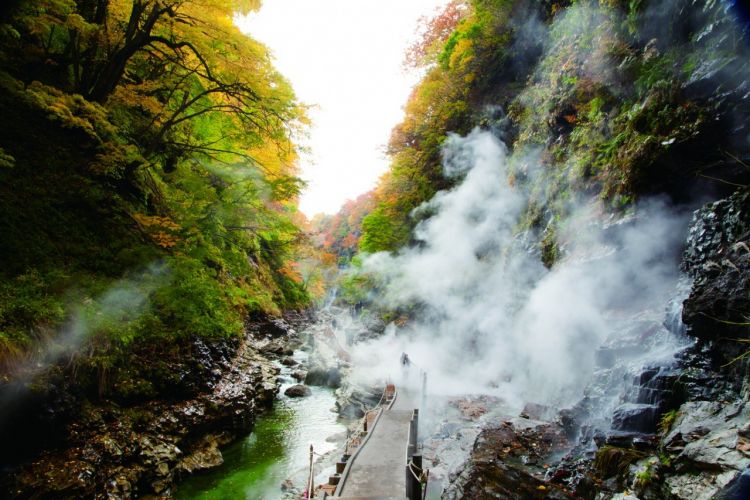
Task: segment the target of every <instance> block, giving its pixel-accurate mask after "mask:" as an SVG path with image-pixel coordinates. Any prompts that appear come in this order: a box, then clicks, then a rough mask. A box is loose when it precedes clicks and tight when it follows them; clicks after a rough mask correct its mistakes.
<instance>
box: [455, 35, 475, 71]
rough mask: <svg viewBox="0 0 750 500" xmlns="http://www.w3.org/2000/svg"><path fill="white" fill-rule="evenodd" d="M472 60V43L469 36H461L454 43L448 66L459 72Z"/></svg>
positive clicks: (464, 69)
mask: <svg viewBox="0 0 750 500" xmlns="http://www.w3.org/2000/svg"><path fill="white" fill-rule="evenodd" d="M473 60H474V49H473V43H472V41H471V39H469V38H462V39H460V40H459V41H458V42H457V43H456V46H455V48H454V49H453V53H451V57H450V59H449V67H450V68H452V69H455V70H458V71H459V72H464V71H466V70H467V68H468V65H469V64H470V63H471V62H472V61H473Z"/></svg>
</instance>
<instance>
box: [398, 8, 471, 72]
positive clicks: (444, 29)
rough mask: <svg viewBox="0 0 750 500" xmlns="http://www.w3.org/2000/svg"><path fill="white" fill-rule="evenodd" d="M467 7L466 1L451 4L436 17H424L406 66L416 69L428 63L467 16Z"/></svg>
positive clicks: (410, 47)
mask: <svg viewBox="0 0 750 500" xmlns="http://www.w3.org/2000/svg"><path fill="white" fill-rule="evenodd" d="M466 11H467V5H466V3H465V2H464V1H461V0H453V1H451V2H449V3H448V4H447V5H446V6H445V7H444V8H443V10H442V11H441V12H439V13H438V14H437V15H435V17H433V18H431V19H428V18H427V17H422V18H421V19H420V20H419V27H418V28H417V37H418V39H417V40H416V41H415V42H414V43H413V44H411V45H410V46H409V48H407V49H406V54H405V55H404V66H406V67H410V68H416V67H419V66H423V65H424V64H426V63H428V62H429V60H430V58H431V56H434V55H435V54H436V53H437V52H438V51H439V50H440V49H441V48H442V45H443V43H445V41H446V40H447V39H448V37H449V36H450V34H451V33H452V32H453V30H454V29H455V28H456V25H457V24H458V22H459V21H460V20H461V19H462V18H463V17H464V16H465V15H466Z"/></svg>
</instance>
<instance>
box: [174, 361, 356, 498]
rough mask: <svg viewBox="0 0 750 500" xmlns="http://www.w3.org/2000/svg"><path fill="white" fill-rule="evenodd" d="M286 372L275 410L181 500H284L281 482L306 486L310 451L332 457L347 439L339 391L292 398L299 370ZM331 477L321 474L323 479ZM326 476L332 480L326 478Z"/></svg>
mask: <svg viewBox="0 0 750 500" xmlns="http://www.w3.org/2000/svg"><path fill="white" fill-rule="evenodd" d="M294 359H295V360H296V361H298V362H301V363H304V362H305V361H306V360H307V353H305V352H302V351H297V352H295V354H294ZM279 367H280V368H281V374H280V381H281V390H280V392H279V396H278V398H277V400H276V403H275V405H274V408H273V409H272V410H270V411H269V412H267V413H265V414H263V415H261V416H260V417H258V419H257V421H256V424H255V428H254V429H253V432H252V433H250V435H248V436H246V437H244V438H243V439H241V440H239V441H237V442H235V443H233V444H231V445H229V446H227V447H225V448H223V449H222V450H221V451H222V455H223V456H224V463H223V464H222V465H221V466H219V467H216V468H214V469H211V470H209V471H206V472H204V473H199V474H196V475H194V476H191V477H189V478H187V479H186V480H185V481H184V482H181V483H179V484H178V485H177V487H176V489H175V491H174V497H175V498H178V499H194V498H203V499H212V500H213V499H230V498H231V499H238V498H246V499H253V500H259V499H263V500H266V499H278V498H282V497H283V496H284V491H282V488H281V486H282V483H284V482H285V481H286V480H287V479H291V480H292V482H293V483H294V485H295V486H297V487H302V485H303V484H304V482H305V480H306V477H307V473H308V466H309V447H310V444H312V445H313V446H314V449H315V452H316V453H320V454H325V453H329V452H331V451H333V450H335V449H337V448H338V447H339V444H340V441H342V440H343V439H344V438H345V433H346V427H345V426H344V425H343V424H341V423H339V418H338V414H337V413H336V411H335V407H334V405H335V396H334V390H333V389H330V388H327V387H310V389H311V391H312V394H311V395H310V396H308V397H305V398H290V397H288V396H285V395H284V391H285V390H286V389H287V388H288V387H289V386H291V385H294V384H296V381H295V380H294V379H293V378H292V377H291V371H293V370H294V368H289V367H286V366H282V365H279ZM295 368H296V367H295ZM326 473H327V471H326V470H319V471H317V476H318V477H319V479H318V480H320V479H322V477H321V476H324V475H325V474H326ZM325 477H326V478H327V476H325Z"/></svg>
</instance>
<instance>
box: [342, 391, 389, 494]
mask: <svg viewBox="0 0 750 500" xmlns="http://www.w3.org/2000/svg"><path fill="white" fill-rule="evenodd" d="M389 394H390V402H389V403H388V406H387V408H388V409H389V408H391V407H392V406H393V403H394V402H395V401H396V396H397V394H398V393H397V391H396V386H395V385H393V384H391V383H386V386H385V389H384V390H383V395H382V396H380V400H379V401H378V404H377V405H376V406H375V407H373V408H370V409H369V410H367V411H366V412H365V416H364V418H365V420H364V425H365V426H367V431H358V432H356V434H355V436H352V437H350V438H348V439H347V440H346V445H345V447H344V453H345V454H347V455H349V458H348V459H347V460H346V465H345V466H344V470H343V472H342V473H341V477H340V479H339V483H338V484H337V485H336V490H335V491H334V493H333V495H334V496H338V495H340V494H341V490H342V489H343V487H344V485H345V484H346V478H347V477H348V475H349V471H350V470H351V467H352V464H353V463H354V460H355V459H356V458H357V455H359V452H360V451H362V448H363V447H364V445H365V443H367V441H368V440H369V439H370V437H371V436H372V432H373V430H374V429H375V426H376V425H377V423H378V421H379V420H380V417H381V416H382V414H383V409H384V408H386V407H385V406H383V404H384V402H385V400H386V399H388V398H387V397H386V396H388V395H389ZM373 411H375V412H377V416H376V417H375V419H374V420H373V422H372V426H368V425H367V415H368V414H369V413H370V412H373ZM355 439H358V440H359V443H357V446H356V448H355V450H354V452H353V453H351V454H350V453H349V446H350V444H351V442H352V441H354V440H355Z"/></svg>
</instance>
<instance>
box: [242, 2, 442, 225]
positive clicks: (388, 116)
mask: <svg viewBox="0 0 750 500" xmlns="http://www.w3.org/2000/svg"><path fill="white" fill-rule="evenodd" d="M445 3H446V0H265V2H263V7H262V8H261V10H260V12H258V13H255V14H251V15H250V16H247V17H244V18H239V19H237V24H238V25H239V27H240V29H242V31H244V32H246V33H249V34H250V35H251V36H252V37H253V38H255V39H257V40H259V41H261V42H263V43H265V44H266V45H267V46H268V47H270V49H271V51H272V52H273V54H274V56H275V60H276V61H275V62H276V67H277V68H278V69H279V70H280V71H281V73H283V74H284V75H285V76H286V77H287V78H288V79H289V80H290V81H291V82H292V86H293V87H294V89H295V91H296V93H297V97H298V98H299V99H300V100H301V101H302V102H304V103H306V104H314V105H317V108H316V109H313V110H312V111H311V112H310V117H311V118H312V120H313V124H312V130H311V131H310V139H309V143H308V144H307V146H308V147H309V148H310V150H311V153H310V155H308V156H307V157H304V158H303V159H302V164H301V166H302V177H303V178H304V179H305V180H306V181H307V182H308V187H307V189H306V191H305V192H304V194H303V195H302V199H301V200H300V209H301V210H302V211H303V212H304V213H305V214H307V215H308V216H312V215H314V214H316V213H318V212H326V213H334V212H336V211H338V209H339V207H340V206H341V205H342V203H343V202H344V201H345V200H346V199H349V198H354V197H356V196H357V195H359V194H361V193H363V192H365V191H367V190H369V189H371V188H372V187H373V186H374V185H375V182H376V181H377V179H378V177H379V176H380V175H381V174H382V173H383V172H385V170H386V169H387V168H388V162H387V159H386V158H385V156H384V153H383V148H384V146H385V144H386V143H387V142H388V137H389V135H390V131H391V128H393V126H394V125H395V124H397V123H398V122H399V121H400V119H401V116H402V114H403V110H402V107H403V105H404V103H405V102H406V99H407V97H408V95H409V92H410V90H411V88H412V86H413V85H414V84H415V83H416V80H417V78H418V75H416V74H413V73H412V74H405V73H404V72H403V69H402V66H401V62H402V61H403V55H404V51H405V49H406V47H407V46H408V45H409V44H410V43H411V42H412V41H413V40H414V30H415V28H416V26H417V21H418V19H419V17H420V16H423V15H431V14H432V13H434V11H435V9H436V8H437V7H439V6H441V5H444V4H445Z"/></svg>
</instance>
